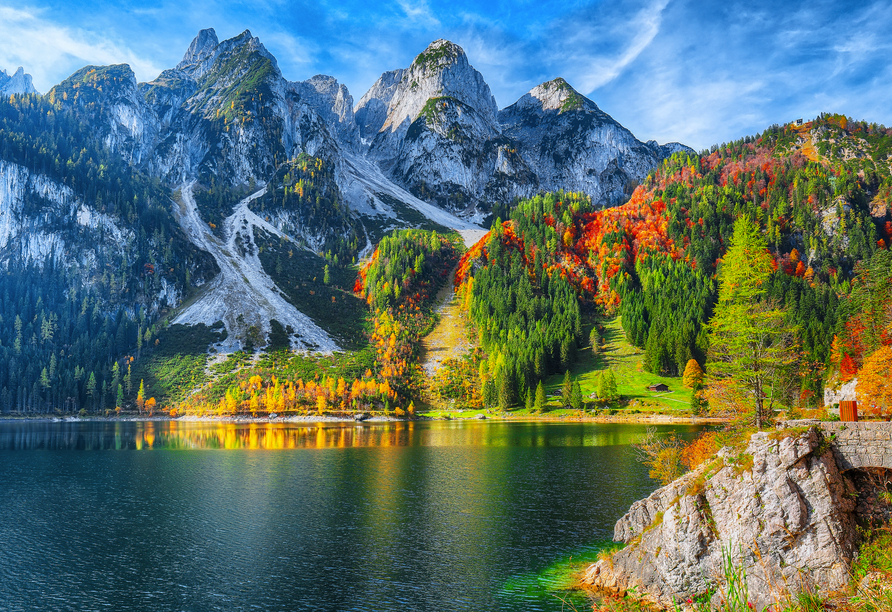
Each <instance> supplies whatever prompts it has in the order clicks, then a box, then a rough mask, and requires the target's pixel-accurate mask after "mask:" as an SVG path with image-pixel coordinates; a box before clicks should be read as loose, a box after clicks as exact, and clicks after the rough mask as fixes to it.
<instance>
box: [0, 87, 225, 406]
mask: <svg viewBox="0 0 892 612" xmlns="http://www.w3.org/2000/svg"><path fill="white" fill-rule="evenodd" d="M0 160H2V161H0V174H2V175H3V178H4V185H5V192H4V193H5V196H6V197H7V198H8V202H10V203H11V204H10V205H9V208H7V209H5V210H4V211H3V212H4V216H5V219H4V229H3V232H2V239H0V262H2V264H3V267H4V268H5V269H4V274H2V275H0V300H2V311H0V408H2V410H4V411H9V410H33V411H40V412H47V411H51V410H54V409H65V410H71V409H78V408H81V407H83V408H87V409H99V408H103V407H114V406H115V405H116V402H117V400H118V398H119V397H120V396H121V394H122V393H124V392H134V393H135V390H134V389H133V388H132V387H133V381H132V380H131V379H130V377H129V376H128V374H127V373H128V364H129V359H128V358H127V357H128V356H129V355H135V354H137V353H138V352H139V351H140V350H141V348H142V347H143V346H145V345H146V344H148V343H153V342H154V340H155V335H156V332H157V330H156V328H155V325H156V323H157V322H158V321H159V318H160V317H161V316H162V315H163V314H164V312H165V310H166V309H167V308H169V307H171V306H173V305H175V304H176V303H177V301H178V300H180V299H182V297H183V296H184V295H185V293H186V292H187V290H188V288H189V287H190V285H191V284H192V283H195V282H201V281H202V280H204V279H207V278H209V277H210V276H212V275H213V273H214V271H215V270H214V266H213V261H212V260H211V259H210V258H209V257H208V256H207V255H206V254H205V253H202V252H200V251H198V250H197V249H195V248H194V247H193V246H192V245H191V244H190V243H189V242H188V241H187V240H186V239H185V237H184V236H183V234H182V232H181V230H180V229H179V226H178V225H177V224H176V223H175V222H174V221H173V219H172V216H171V212H170V202H171V200H170V194H169V192H168V191H167V190H166V189H165V188H163V187H162V186H160V185H159V183H158V182H157V181H155V180H152V179H149V178H147V177H145V176H143V175H141V174H140V173H138V172H137V171H135V170H134V169H133V168H132V167H131V166H129V165H128V164H126V163H124V162H122V161H121V160H120V159H119V158H117V157H116V156H113V155H111V154H110V153H109V152H108V151H107V149H105V148H104V147H103V146H102V144H101V143H100V142H97V141H96V140H95V139H94V138H93V134H92V128H91V127H90V125H88V124H87V123H84V122H83V121H81V120H80V119H79V118H78V117H76V116H74V115H72V114H69V113H65V112H61V111H60V110H59V108H57V107H56V106H54V105H52V104H51V103H50V101H49V100H47V99H45V98H41V97H40V96H36V95H27V96H11V97H0Z"/></svg>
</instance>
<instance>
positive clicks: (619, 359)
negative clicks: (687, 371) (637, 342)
mask: <svg viewBox="0 0 892 612" xmlns="http://www.w3.org/2000/svg"><path fill="white" fill-rule="evenodd" d="M603 343H604V345H603V350H602V352H601V355H598V356H595V355H593V354H592V351H591V349H590V348H588V347H586V348H585V349H581V350H580V351H579V355H578V358H577V360H576V363H575V364H573V366H572V367H571V368H570V375H571V376H573V377H576V378H577V379H578V380H579V385H580V387H582V396H583V397H584V398H586V400H587V401H588V398H589V396H590V395H591V394H592V393H594V392H595V388H596V386H597V375H598V373H600V372H601V371H602V370H606V369H607V368H612V369H613V373H614V374H615V375H616V386H617V390H618V391H619V393H620V395H621V396H622V399H623V400H624V401H626V402H628V403H629V408H631V409H638V410H647V411H651V410H653V409H657V410H659V411H663V410H667V411H673V412H675V411H679V410H688V409H689V408H690V407H691V401H690V400H691V398H690V390H689V389H687V388H685V387H683V386H682V384H681V378H677V377H669V376H658V375H656V374H651V373H650V372H647V371H645V370H644V368H643V366H642V362H643V359H644V351H642V350H641V349H638V348H635V347H634V346H632V345H631V344H629V342H628V341H627V340H626V335H625V332H623V328H622V324H621V321H620V319H619V317H615V318H612V319H608V320H606V321H605V322H604V339H603ZM563 380H564V377H563V375H562V374H555V375H553V376H550V377H549V378H548V379H547V380H546V381H545V393H546V395H551V394H553V393H556V394H558V395H560V392H561V384H562V383H563ZM656 383H666V385H668V386H669V390H670V392H669V393H653V392H651V391H648V390H647V387H648V386H649V385H652V384H656ZM555 402H556V400H555Z"/></svg>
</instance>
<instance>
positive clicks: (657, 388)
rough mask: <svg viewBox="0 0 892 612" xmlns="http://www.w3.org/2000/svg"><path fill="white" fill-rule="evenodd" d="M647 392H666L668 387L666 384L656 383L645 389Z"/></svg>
mask: <svg viewBox="0 0 892 612" xmlns="http://www.w3.org/2000/svg"><path fill="white" fill-rule="evenodd" d="M647 390H648V391H668V390H669V385H667V384H666V383H657V384H655V385H651V386H649V387H648V388H647Z"/></svg>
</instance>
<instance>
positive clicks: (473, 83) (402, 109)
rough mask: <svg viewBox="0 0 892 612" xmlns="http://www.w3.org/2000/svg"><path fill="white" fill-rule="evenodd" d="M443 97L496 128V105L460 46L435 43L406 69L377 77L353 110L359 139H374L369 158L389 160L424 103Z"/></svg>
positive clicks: (480, 76) (442, 42)
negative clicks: (467, 109) (358, 130)
mask: <svg viewBox="0 0 892 612" xmlns="http://www.w3.org/2000/svg"><path fill="white" fill-rule="evenodd" d="M443 97H451V98H454V99H456V100H458V101H459V102H461V103H463V104H465V105H466V106H468V107H470V108H471V109H473V110H474V111H475V112H477V113H478V114H479V115H480V117H481V118H482V120H483V121H484V123H486V124H487V125H488V126H490V127H491V128H492V129H494V130H498V119H497V114H498V106H497V105H496V99H495V98H494V97H493V95H492V91H490V89H489V85H487V84H486V81H485V80H484V79H483V75H481V74H480V73H479V72H477V70H475V69H474V67H473V66H471V64H470V63H469V62H468V57H467V55H465V52H464V50H463V49H462V48H461V47H460V46H458V45H456V44H455V43H452V42H450V41H448V40H444V39H439V40H435V41H434V42H432V43H431V44H430V45H428V46H427V48H426V49H425V50H424V51H422V52H421V53H419V54H418V56H416V57H415V60H414V61H413V62H412V65H411V66H409V67H408V68H406V69H402V70H396V71H391V72H386V73H384V74H383V75H381V78H380V79H378V81H377V82H376V83H375V84H374V85H373V86H372V88H371V89H370V90H369V91H368V92H367V93H366V94H365V95H364V96H363V97H362V99H361V100H360V101H359V104H358V105H357V106H356V121H357V123H358V124H359V126H360V131H361V134H362V137H363V139H365V140H366V142H369V143H371V142H372V141H375V143H374V144H373V145H372V149H373V155H374V157H376V158H378V159H381V160H387V159H392V158H393V157H394V156H395V155H396V153H397V150H398V148H399V142H400V140H402V138H403V137H404V136H405V134H406V132H407V130H408V129H409V125H411V123H412V122H413V121H415V119H417V118H418V116H419V114H421V112H422V111H423V109H424V108H425V105H426V104H427V102H428V100H430V99H432V98H443ZM379 135H380V136H381V137H380V138H379Z"/></svg>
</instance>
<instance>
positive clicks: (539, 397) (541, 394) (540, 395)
mask: <svg viewBox="0 0 892 612" xmlns="http://www.w3.org/2000/svg"><path fill="white" fill-rule="evenodd" d="M533 408H534V409H535V411H536V412H542V411H543V410H545V387H543V386H542V381H541V380H540V381H539V384H538V385H536V402H535V404H534V405H533Z"/></svg>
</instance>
